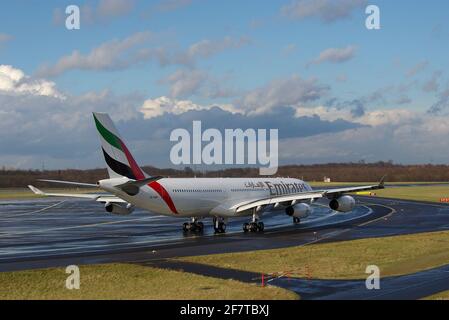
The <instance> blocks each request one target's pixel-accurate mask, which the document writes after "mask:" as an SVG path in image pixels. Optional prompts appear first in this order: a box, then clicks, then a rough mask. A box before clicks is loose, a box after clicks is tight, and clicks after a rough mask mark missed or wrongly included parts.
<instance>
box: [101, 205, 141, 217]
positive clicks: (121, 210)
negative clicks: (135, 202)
mask: <svg viewBox="0 0 449 320" xmlns="http://www.w3.org/2000/svg"><path fill="white" fill-rule="evenodd" d="M104 208H105V209H106V211H107V212H109V213H112V214H116V215H119V216H127V215H129V214H131V213H132V212H133V211H134V207H133V206H132V205H131V204H128V205H127V206H121V205H118V204H115V203H109V202H108V203H106V204H105V205H104Z"/></svg>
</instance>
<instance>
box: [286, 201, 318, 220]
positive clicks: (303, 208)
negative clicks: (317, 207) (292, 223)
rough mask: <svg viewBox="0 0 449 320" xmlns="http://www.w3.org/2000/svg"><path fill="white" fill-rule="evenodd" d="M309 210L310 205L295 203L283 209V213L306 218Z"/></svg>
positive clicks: (310, 209)
mask: <svg viewBox="0 0 449 320" xmlns="http://www.w3.org/2000/svg"><path fill="white" fill-rule="evenodd" d="M311 211H312V208H310V206H309V205H308V204H305V203H297V204H295V205H293V206H290V207H287V208H286V209H285V213H286V214H287V215H288V216H290V217H294V218H306V217H308V216H309V214H310V212H311Z"/></svg>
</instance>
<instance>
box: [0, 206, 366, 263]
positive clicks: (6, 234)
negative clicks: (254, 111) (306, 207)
mask: <svg viewBox="0 0 449 320" xmlns="http://www.w3.org/2000/svg"><path fill="white" fill-rule="evenodd" d="M372 214H373V211H372V209H371V208H369V207H367V206H363V205H361V206H359V207H357V209H356V210H354V211H353V212H351V213H347V214H338V213H336V212H332V211H331V210H330V209H329V208H328V207H327V206H324V205H319V204H317V205H315V208H314V214H313V215H312V216H310V217H308V218H306V219H304V220H303V223H302V224H301V225H300V226H298V228H296V229H295V230H302V231H305V230H310V229H314V228H319V227H324V226H330V225H335V224H341V223H348V222H350V221H354V220H358V219H364V218H367V217H369V216H371V215H372ZM248 219H249V218H248V217H244V218H236V219H230V221H229V223H228V227H227V233H226V234H225V235H220V236H221V237H220V236H217V235H215V234H214V232H213V228H212V227H211V225H210V224H211V221H210V219H205V221H204V223H205V225H206V229H205V232H204V233H203V234H201V235H196V234H184V233H183V232H182V231H181V225H182V223H183V222H185V221H186V220H185V219H178V218H171V217H166V216H160V215H153V214H149V213H148V212H145V211H142V210H136V211H135V212H134V213H133V214H132V215H129V216H116V215H111V214H108V213H106V211H105V210H104V208H103V207H102V205H101V204H98V203H95V202H91V201H73V200H52V199H43V200H33V201H11V202H2V203H0V262H1V263H3V262H8V261H18V260H24V259H36V258H41V257H60V256H67V255H77V254H82V255H83V254H90V255H92V254H97V253H114V252H120V251H123V250H129V249H133V250H135V249H138V248H146V249H148V248H151V247H155V246H157V247H160V246H166V245H170V246H172V245H173V244H176V243H179V242H182V243H185V242H186V241H190V242H192V240H200V239H201V241H204V240H207V241H211V240H212V241H214V240H215V241H217V242H222V241H223V240H225V239H226V240H228V239H229V240H230V239H235V237H236V236H237V237H238V236H241V235H242V234H243V232H242V231H241V230H242V224H243V223H244V222H246V221H248ZM263 220H264V223H265V225H266V226H267V231H266V233H265V234H267V235H268V234H270V233H272V232H279V230H283V229H285V228H287V229H288V228H290V229H291V227H292V221H291V218H290V217H288V216H287V215H285V214H275V215H265V216H264V217H263ZM251 236H256V235H254V234H252V235H251Z"/></svg>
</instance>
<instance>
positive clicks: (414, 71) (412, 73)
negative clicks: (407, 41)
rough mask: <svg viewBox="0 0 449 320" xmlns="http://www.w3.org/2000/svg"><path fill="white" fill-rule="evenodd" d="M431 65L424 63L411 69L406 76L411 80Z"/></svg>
mask: <svg viewBox="0 0 449 320" xmlns="http://www.w3.org/2000/svg"><path fill="white" fill-rule="evenodd" d="M428 65H429V62H428V61H422V62H419V63H417V64H416V65H414V66H413V67H411V68H410V69H409V70H407V72H406V73H405V75H406V76H407V77H409V78H411V77H413V76H415V75H416V74H418V73H420V72H421V71H423V70H425V69H426V68H427V66H428Z"/></svg>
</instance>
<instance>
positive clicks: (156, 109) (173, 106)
mask: <svg viewBox="0 0 449 320" xmlns="http://www.w3.org/2000/svg"><path fill="white" fill-rule="evenodd" d="M214 107H218V108H220V109H222V110H225V111H229V112H231V113H240V111H239V110H237V109H236V108H235V107H234V106H233V105H231V104H213V105H199V104H196V103H193V102H192V101H190V100H176V99H171V98H168V97H164V96H163V97H159V98H156V99H148V100H146V101H145V102H144V103H143V105H142V107H141V108H140V111H141V112H142V113H143V114H144V117H145V119H150V118H154V117H158V116H161V115H163V114H164V113H168V114H176V115H179V114H182V113H185V112H188V111H192V110H196V111H199V110H210V109H212V108H214Z"/></svg>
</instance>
